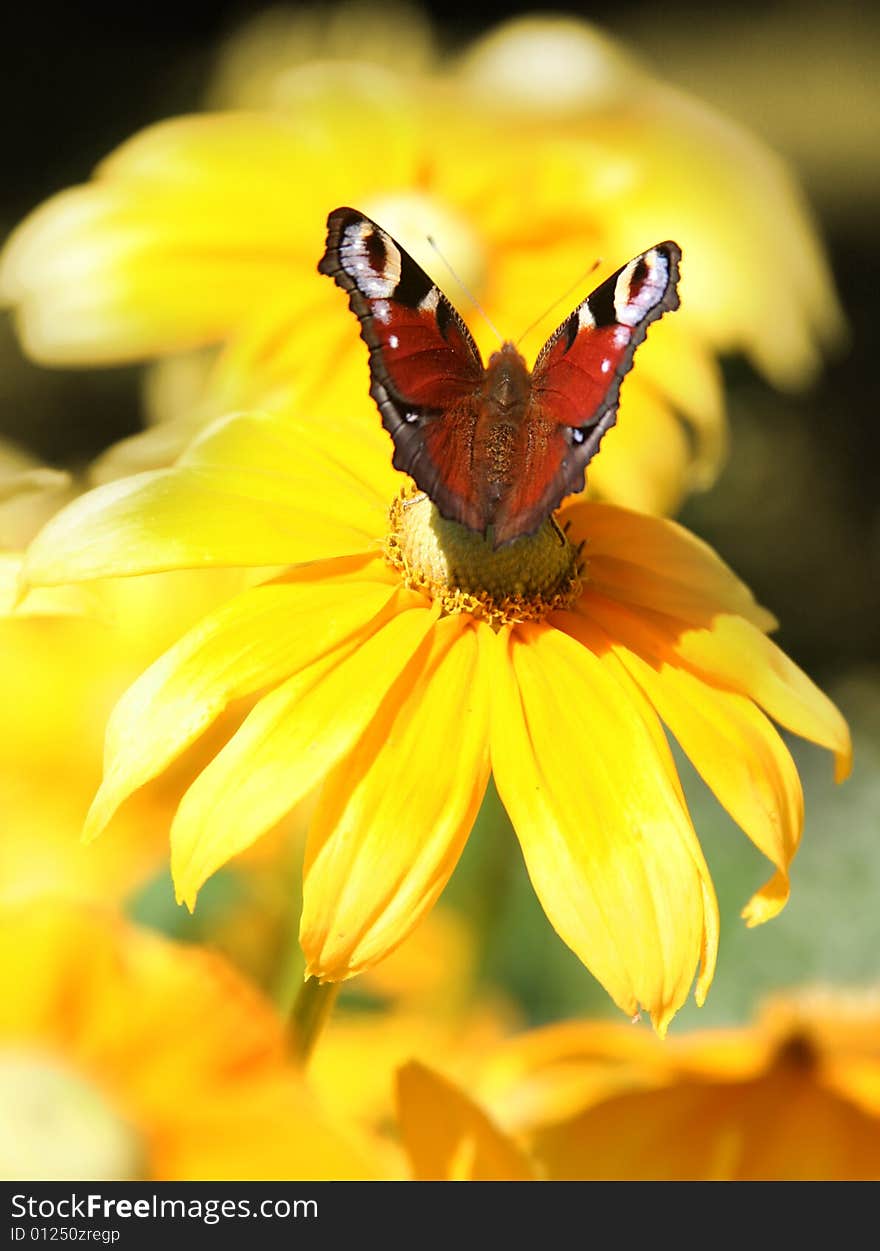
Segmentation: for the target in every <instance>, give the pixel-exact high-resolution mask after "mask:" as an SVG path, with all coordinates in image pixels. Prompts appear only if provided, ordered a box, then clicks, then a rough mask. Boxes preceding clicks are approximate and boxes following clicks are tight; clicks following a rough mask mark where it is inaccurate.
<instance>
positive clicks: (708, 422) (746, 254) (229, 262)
mask: <svg viewBox="0 0 880 1251" xmlns="http://www.w3.org/2000/svg"><path fill="white" fill-rule="evenodd" d="M376 20H377V19H376V18H375V16H374V15H373V14H372V13H370V12H369V11H361V13H360V16H358V15H357V12H356V11H355V13H352V14H349V15H348V16H347V17H346V19H345V22H344V23H341V26H342V27H344V30H345V34H346V40H347V48H342V49H341V50H342V51H347V52H348V56H349V59H346V60H338V59H337V60H333V59H329V60H315V59H310V60H308V59H303V58H304V54H305V53H306V52H307V51H308V40H307V39H306V38H305V36H303V35H302V33H301V32H300V33H299V34H297V35H296V36H295V38H294V45H295V47H296V48H298V49H299V51H296V52H292V53H291V57H292V64H291V65H290V66H289V67H288V68H287V69H286V71H285V72H283V73H282V72H280V71H278V72H275V73H273V74H272V75H271V89H268V88H267V91H266V99H265V100H263V101H262V106H261V107H260V108H251V109H248V110H247V111H245V110H240V111H228V112H210V113H206V114H204V115H201V116H195V117H186V118H176V119H172V120H170V121H167V122H163V123H161V124H159V125H157V126H154V127H152V128H150V129H148V130H146V131H144V132H142V133H141V134H138V135H136V136H135V137H134V138H132V139H131V140H129V141H128V142H127V143H125V144H124V145H123V146H122V147H121V148H120V149H119V150H118V151H116V152H115V153H114V154H112V155H111V156H110V157H109V158H108V159H107V160H106V161H105V162H103V164H102V165H101V166H100V168H99V169H98V171H97V174H96V176H95V179H94V180H93V181H92V182H91V183H89V184H88V185H85V186H81V187H75V188H73V189H70V190H67V191H64V192H62V193H61V194H60V195H58V196H56V197H55V198H53V199H52V200H50V201H49V202H48V203H46V204H45V205H43V206H42V207H41V208H38V209H37V210H36V212H35V213H34V214H32V216H31V217H29V218H28V219H27V220H26V221H25V222H24V223H23V224H22V225H21V226H20V227H19V228H18V230H16V231H15V232H14V233H13V235H12V237H11V239H10V240H9V243H8V245H7V248H6V251H5V254H4V256H3V259H2V266H0V293H2V296H3V298H4V299H5V300H6V301H8V302H9V303H10V304H12V305H14V306H15V309H16V316H17V319H18V323H19V327H20V330H21V334H22V337H23V340H24V343H25V346H26V349H27V351H28V352H29V353H30V354H31V355H33V356H34V357H35V358H37V359H38V360H41V361H45V362H48V363H55V364H78V365H82V364H105V363H112V362H118V361H130V360H138V359H151V358H154V357H157V356H160V357H161V356H166V355H168V354H175V353H181V352H185V351H188V350H190V349H194V348H197V347H204V346H205V345H216V346H218V347H220V348H221V349H222V350H221V352H220V356H219V359H218V360H217V362H216V365H215V367H214V369H213V371H212V373H211V375H210V379H209V381H208V382H207V384H206V390H205V391H203V392H202V393H201V398H200V401H199V404H198V405H197V406H193V405H192V404H191V403H190V404H188V405H187V407H186V409H185V410H179V412H178V416H179V418H180V425H179V428H175V427H174V426H172V428H171V429H169V428H167V427H160V428H158V429H156V428H154V429H153V430H151V431H150V432H149V437H148V438H147V446H146V449H145V448H143V447H142V446H141V443H142V442H143V441H142V440H141V441H139V442H138V443H137V444H136V446H137V447H138V449H139V450H138V451H137V452H136V453H135V452H132V451H131V447H130V446H129V449H128V450H129V452H131V454H133V455H134V454H136V455H138V456H139V457H140V458H141V460H142V462H143V459H144V458H152V463H153V465H156V464H160V463H162V464H167V463H168V462H169V460H170V459H171V455H172V449H173V450H180V448H181V447H183V446H184V444H185V442H186V441H187V440H188V438H189V437H190V435H191V432H192V424H193V421H194V420H195V419H197V418H201V419H202V420H203V419H204V417H205V416H206V415H207V416H217V415H219V414H221V413H223V412H225V411H228V410H229V408H230V407H247V408H254V407H262V408H266V407H273V408H276V409H278V410H280V411H281V412H285V413H287V412H290V411H294V412H298V411H299V412H301V411H304V410H306V409H307V410H308V411H309V412H310V413H311V414H312V416H313V418H314V420H315V423H316V425H318V426H322V425H325V424H327V423H331V422H335V421H336V419H337V417H338V415H339V413H341V412H344V413H349V414H352V415H353V416H354V417H355V418H356V419H358V420H362V421H363V422H364V423H372V422H373V421H374V420H375V417H374V412H373V410H372V406H371V402H370V400H369V398H368V396H367V388H366V386H365V385H364V374H363V360H362V356H361V352H360V350H359V345H358V344H357V343H356V342H355V340H354V339H353V338H352V335H351V328H350V325H349V323H348V313H347V310H346V309H345V307H344V302H343V301H340V300H339V299H338V298H337V293H335V292H334V291H333V290H332V289H331V288H330V287H329V285H328V284H326V283H324V282H322V281H321V280H320V279H319V277H318V275H317V274H316V273H315V263H316V258H317V257H318V256H319V255H320V251H321V246H322V243H323V234H324V222H325V219H326V216H327V212H328V211H329V210H330V209H331V208H333V207H334V206H335V205H337V204H345V203H351V204H354V205H356V206H357V207H358V208H359V209H361V210H363V211H364V212H366V213H368V214H369V215H370V216H371V217H373V218H375V219H376V220H378V221H379V222H380V223H381V224H382V225H383V226H384V227H386V228H387V229H388V230H390V231H391V233H392V234H393V235H394V236H395V237H397V238H398V239H399V240H400V241H401V242H402V243H403V245H404V246H405V247H406V248H407V249H408V250H410V251H411V253H412V254H413V255H414V257H415V258H416V260H418V261H420V262H421V263H422V264H423V265H424V266H426V267H427V268H428V270H429V271H430V272H433V273H435V274H436V275H437V276H438V277H440V279H441V283H442V284H443V285H447V286H448V285H449V284H448V282H447V281H446V280H445V279H444V278H443V264H442V263H441V262H440V260H439V259H438V257H437V256H436V255H435V254H434V253H433V252H432V251H431V250H430V249H429V248H428V244H427V236H428V235H433V236H434V237H435V238H436V239H437V242H438V245H439V247H440V248H441V249H442V251H443V253H444V255H445V256H446V257H448V258H449V261H450V262H451V263H452V265H453V266H454V267H455V269H456V270H457V271H458V273H459V274H460V275H461V277H462V279H463V280H464V282H465V283H466V284H467V285H468V286H469V287H470V288H471V290H473V291H474V292H475V293H476V295H477V296H478V297H479V298H480V300H481V301H482V304H483V305H484V307H485V308H486V310H487V312H488V314H489V316H490V317H491V318H492V320H493V321H494V322H495V324H496V325H497V326H499V327H500V329H501V330H502V332H503V333H504V334H505V335H507V336H509V337H516V336H517V335H522V334H523V332H524V331H525V329H526V327H531V329H530V331H529V332H528V334H527V335H525V339H526V341H527V345H526V352H527V354H529V355H531V356H534V353H535V352H536V350H537V348H538V346H539V344H540V343H541V341H542V338H544V337H546V334H547V333H548V331H549V330H550V329H551V328H552V326H554V325H555V324H556V322H557V321H558V316H556V315H555V313H553V312H551V305H553V303H554V302H555V301H559V299H560V298H569V299H570V301H571V302H572V303H574V302H575V301H576V299H577V298H580V296H582V295H583V294H584V288H585V287H586V285H587V278H586V271H587V270H588V268H589V266H590V265H591V264H592V262H593V261H594V260H596V259H597V258H601V264H600V267H599V270H598V272H597V273H596V274H595V276H594V277H593V278H591V279H590V282H591V283H592V282H598V281H600V280H601V278H602V277H604V276H606V275H607V274H608V273H610V272H611V271H612V270H613V269H615V268H617V267H618V266H619V265H620V264H622V263H623V262H624V261H626V260H627V259H628V258H629V257H631V256H633V255H636V254H637V253H639V252H641V251H643V250H644V249H645V248H646V247H649V246H651V245H652V244H653V243H655V242H657V241H658V240H659V239H663V238H675V239H677V240H678V241H679V242H680V243H681V244H682V246H683V248H684V252H685V258H686V260H685V266H684V270H683V279H682V307H683V311H682V312H681V313H680V314H679V316H677V317H676V318H674V319H672V318H668V319H665V320H664V322H663V324H662V325H659V326H657V327H656V328H655V330H654V331H653V332H652V335H651V338H650V340H649V341H648V343H647V344H646V345H645V346H644V347H643V348H642V349H641V351H640V367H639V371H638V373H637V375H634V376H633V377H631V378H630V379H629V381H628V383H627V386H626V388H625V392H624V397H623V405H622V409H621V416H620V421H619V422H618V425H617V427H616V428H615V429H614V430H613V431H612V432H611V433H610V434H609V436H608V438H607V439H606V441H605V443H604V445H603V455H602V457H601V459H600V460H599V461H597V462H596V463H595V468H593V469H591V478H590V483H591V490H593V491H595V492H596V493H598V494H599V495H603V496H605V497H607V498H609V499H612V500H614V501H615V502H618V503H622V504H625V505H627V506H630V507H638V508H643V509H648V510H653V511H661V512H662V511H671V510H673V509H674V508H675V507H676V506H677V505H678V503H679V501H680V499H681V497H682V494H683V493H684V492H686V491H687V490H689V489H691V488H693V487H695V486H700V485H705V484H706V483H708V482H709V481H711V479H712V478H713V476H714V474H715V472H716V470H717V468H718V465H719V463H720V459H721V456H722V454H723V445H724V426H723V415H722V397H721V387H720V380H719V375H718V371H717V365H716V353H718V352H727V351H740V352H744V353H746V354H747V355H748V356H750V357H751V358H752V360H753V361H754V362H755V363H756V364H757V365H758V367H759V368H761V369H762V370H764V372H766V373H767V374H768V376H769V377H770V378H771V379H772V380H774V381H775V382H777V383H779V384H782V385H789V384H793V383H796V382H798V381H801V380H803V379H804V378H805V377H808V376H809V375H810V374H811V373H812V372H813V371H814V370H815V368H816V366H817V364H818V360H819V357H820V354H821V346H822V345H823V343H825V342H827V341H829V340H830V339H833V338H834V337H835V335H837V334H838V333H839V331H840V314H839V311H838V308H837V304H836V301H835V297H834V294H833V290H832V287H831V283H830V280H829V277H828V273H827V270H826V267H825V264H824V261H823V259H822V256H821V253H820V251H819V249H818V246H817V243H816V240H815V237H814V235H813V232H812V228H811V226H810V223H809V220H808V218H807V216H806V214H805V212H804V209H803V206H802V205H801V203H800V199H799V197H798V194H797V191H796V189H795V188H794V187H793V185H792V183H791V181H790V179H789V177H788V175H787V173H786V171H785V170H784V169H783V168H782V167H781V166H780V164H779V163H778V162H777V161H776V160H775V159H774V158H773V157H772V156H771V155H770V154H769V153H767V152H765V151H764V150H763V149H762V148H761V146H760V145H759V144H758V143H757V142H756V141H754V140H752V139H750V138H749V137H748V136H746V135H744V134H743V133H742V132H740V131H739V130H738V129H737V128H736V127H735V126H733V125H732V124H730V123H728V122H726V121H725V120H724V119H722V118H719V117H717V116H716V115H715V114H713V113H711V112H710V111H708V110H707V109H706V108H704V107H703V106H702V105H701V104H699V103H698V102H696V101H694V100H690V99H688V98H686V97H683V96H681V95H679V94H678V93H676V92H674V91H673V90H672V89H671V88H669V87H666V86H665V85H663V84H662V83H660V82H658V81H657V80H655V79H654V78H652V77H651V76H650V75H649V74H648V73H647V72H646V71H644V70H643V69H641V68H640V67H639V66H638V65H636V64H634V63H633V62H632V61H631V60H630V59H629V58H628V57H627V56H626V55H624V53H623V52H622V51H621V50H620V49H618V48H617V47H615V45H613V44H612V43H611V41H610V40H608V39H606V38H604V37H603V36H602V35H600V34H599V33H598V32H597V31H595V30H594V29H593V28H591V27H590V26H588V25H587V24H585V23H582V22H579V21H576V20H574V19H564V20H554V19H545V18H540V19H534V18H533V19H528V20H521V21H516V22H511V23H508V24H506V25H504V26H502V27H501V28H500V29H499V30H497V31H496V32H494V33H492V34H490V35H488V36H487V37H486V38H485V39H484V40H482V41H479V42H478V43H477V44H475V45H474V46H472V47H471V48H470V49H469V50H468V51H467V52H466V54H465V55H464V56H463V57H462V58H460V59H459V60H458V61H451V62H449V63H447V64H445V65H440V66H437V67H435V68H434V69H433V71H431V72H428V71H425V70H423V69H421V68H420V67H422V66H423V65H424V64H425V61H426V55H425V40H424V37H423V32H422V31H421V28H418V27H417V26H414V25H413V24H410V25H409V26H406V27H404V28H403V29H402V36H401V37H402V38H403V41H404V43H403V47H402V48H399V49H397V51H398V55H397V57H396V58H395V66H396V67H397V68H395V67H392V66H390V65H388V64H384V63H379V62H377V61H375V60H370V59H369V57H370V56H371V55H372V45H371V43H370V41H369V39H368V38H367V36H368V35H369V34H370V33H371V32H372V28H373V26H374V23H375V21H376ZM373 33H374V32H373ZM282 42H283V41H282ZM282 42H278V43H277V44H276V48H277V47H281V46H282ZM263 46H265V45H263ZM358 47H359V48H361V49H362V51H361V52H360V53H359V55H360V56H361V57H362V58H363V59H361V60H351V59H350V57H351V50H352V48H358ZM407 47H410V48H412V49H415V54H414V56H413V58H412V60H410V59H408V56H407ZM325 53H326V48H323V47H322V48H317V47H316V48H315V51H314V55H325ZM257 59H258V60H259V58H257ZM245 60H247V58H245ZM400 66H403V67H404V68H403V69H401V68H399V67H400ZM414 66H415V67H417V68H414ZM235 77H236V75H235V74H233V79H234V78H235ZM245 78H247V74H245ZM243 90H244V91H245V96H246V98H247V99H248V100H249V101H251V102H252V101H253V92H252V91H251V90H250V88H248V89H243ZM572 283H575V284H577V286H578V294H577V297H576V296H575V295H574V294H572V295H571V296H570V297H565V295H564V293H565V292H566V291H568V290H569V289H570V288H571V286H572ZM780 291H782V292H784V293H785V294H784V303H785V316H784V317H779V316H778V309H779V299H780V296H779V293H780ZM453 294H456V291H455V289H454V288H453ZM456 302H457V303H459V304H463V303H464V302H463V300H462V299H461V297H459V296H457V294H456ZM464 312H465V314H466V315H467V316H468V318H469V320H471V319H472V313H471V310H470V307H469V305H468V304H466V303H465V304H464ZM542 314H544V318H543V320H542V321H539V324H538V325H534V326H533V325H532V323H534V322H535V319H536V318H541V316H542ZM554 318H555V319H554ZM768 319H769V320H770V321H771V323H772V332H771V333H769V334H768V333H767V324H768ZM473 329H474V332H475V335H476V337H477V340H478V342H479V343H480V347H481V349H483V350H485V349H486V347H487V345H489V346H494V343H493V341H492V340H491V338H490V337H489V335H488V333H487V330H486V327H485V325H484V323H483V321H482V319H480V318H476V319H475V320H474V327H473ZM197 409H198V412H197V411H196V410H197ZM106 469H107V466H105V471H106Z"/></svg>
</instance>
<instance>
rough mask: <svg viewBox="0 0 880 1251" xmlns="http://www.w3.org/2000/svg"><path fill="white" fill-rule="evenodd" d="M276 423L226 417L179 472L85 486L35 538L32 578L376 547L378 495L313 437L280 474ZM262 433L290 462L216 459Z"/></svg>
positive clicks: (382, 512)
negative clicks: (218, 450) (224, 448)
mask: <svg viewBox="0 0 880 1251" xmlns="http://www.w3.org/2000/svg"><path fill="white" fill-rule="evenodd" d="M239 422H241V423H242V424H241V426H239V424H238V423H239ZM230 427H231V428H232V432H231V433H230ZM277 429H278V427H277V426H276V425H274V424H273V422H272V421H271V420H268V419H265V418H264V419H259V418H251V417H244V418H233V419H230V420H228V421H223V422H219V423H217V424H216V425H215V426H214V427H212V428H211V431H210V432H209V434H208V435H206V436H205V438H204V440H203V441H200V442H199V444H198V445H197V446H196V447H195V448H193V449H191V450H190V452H189V453H188V454H187V456H186V457H185V458H184V461H183V462H182V463H181V465H180V466H179V467H177V468H174V469H166V470H158V471H156V472H151V473H143V474H135V475H133V476H131V477H129V478H124V479H120V480H119V481H117V482H109V483H107V484H105V485H104V486H101V487H97V488H96V489H95V490H93V491H89V492H88V493H87V494H86V495H83V496H81V497H80V498H79V499H77V500H75V501H74V502H73V503H72V504H70V505H69V506H68V507H67V508H65V509H62V511H61V512H60V513H58V514H57V515H56V516H55V517H54V518H53V519H52V520H51V521H50V522H49V523H48V525H46V526H45V527H44V528H43V529H42V530H41V531H40V533H39V534H38V535H37V537H36V539H35V540H34V542H33V543H32V544H31V546H30V548H29V550H28V553H27V558H26V561H25V567H24V577H25V579H26V580H27V582H28V583H30V584H33V585H52V584H57V583H63V582H72V581H81V580H83V579H89V578H99V577H105V576H106V577H118V576H123V575H129V574H136V573H150V572H157V571H159V570H165V569H179V568H193V567H202V566H205V565H253V566H272V565H284V564H294V563H296V562H298V561H303V560H320V559H325V558H327V557H333V556H340V555H347V554H349V553H351V552H358V551H363V550H365V549H366V548H368V547H370V546H373V545H374V544H375V537H376V535H377V534H381V533H382V532H383V530H384V528H385V523H386V518H387V506H385V505H383V502H382V501H380V498H379V496H378V495H376V494H375V493H374V492H370V491H369V490H368V489H367V488H366V487H365V486H364V484H363V483H362V482H361V481H360V479H358V478H357V477H355V475H353V474H352V475H351V476H349V477H348V478H347V479H346V477H345V476H344V475H343V474H342V473H340V472H339V471H338V467H337V466H336V465H335V464H334V463H333V461H332V460H330V459H328V458H327V457H326V456H325V455H324V454H322V453H321V452H319V451H318V450H317V448H316V447H312V446H311V445H309V444H305V445H304V446H303V447H302V450H301V453H300V456H299V461H298V464H297V468H296V471H295V473H286V472H284V468H283V467H284V452H285V445H284V442H283V440H282V439H280V438H276V437H275V432H276V430H277ZM261 432H262V434H263V435H264V440H265V439H268V441H269V443H270V445H271V444H272V443H273V442H274V443H275V452H276V457H277V463H278V464H279V465H281V466H282V468H280V469H279V468H275V469H267V468H266V467H265V466H264V465H263V464H257V465H255V466H254V467H251V466H250V465H248V464H247V463H245V464H244V465H242V466H239V467H237V468H236V467H234V466H233V465H231V464H229V463H228V462H227V461H225V460H223V459H222V458H220V457H219V456H218V457H216V459H215V455H214V448H215V440H219V441H220V442H221V443H226V444H228V443H229V442H230V441H234V442H235V443H236V445H237V446H242V444H243V443H244V442H246V441H247V438H248V437H252V438H253V439H254V441H255V442H257V441H258V439H259V435H260V433H261ZM239 434H240V435H241V440H242V444H239V442H238V438H239ZM260 450H261V451H262V452H264V453H265V451H266V450H267V449H265V447H263V448H261V449H260ZM251 455H252V456H256V455H257V452H256V451H253V452H252V453H251ZM288 456H289V449H288Z"/></svg>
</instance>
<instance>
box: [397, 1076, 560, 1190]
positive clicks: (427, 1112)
mask: <svg viewBox="0 0 880 1251" xmlns="http://www.w3.org/2000/svg"><path fill="white" fill-rule="evenodd" d="M397 1119H398V1124H399V1128H400V1135H401V1139H402V1141H403V1145H404V1147H405V1149H406V1152H407V1155H408V1156H409V1159H410V1162H411V1166H412V1174H411V1176H412V1180H413V1181H534V1180H536V1177H537V1174H536V1172H535V1169H534V1166H533V1165H532V1163H531V1161H530V1160H529V1159H528V1157H527V1156H526V1154H525V1153H524V1152H523V1151H522V1149H521V1148H520V1147H519V1146H518V1145H517V1144H516V1142H515V1141H514V1140H513V1139H512V1138H511V1137H510V1136H508V1135H507V1134H505V1133H503V1131H501V1130H500V1129H499V1128H498V1127H497V1126H496V1125H495V1124H494V1123H493V1122H492V1121H491V1120H490V1118H489V1117H488V1116H487V1115H486V1113H485V1112H484V1111H483V1110H482V1109H481V1108H480V1107H478V1105H477V1104H476V1103H474V1102H473V1100H471V1099H469V1098H468V1096H467V1095H466V1094H464V1092H463V1091H462V1090H460V1089H459V1088H458V1087H457V1086H454V1085H453V1084H452V1083H451V1082H448V1081H447V1080H446V1079H445V1078H443V1077H441V1076H440V1074H439V1073H435V1072H433V1071H432V1070H431V1069H429V1068H426V1067H425V1066H424V1065H422V1064H419V1063H418V1062H416V1061H412V1062H410V1063H409V1064H407V1065H405V1066H403V1067H402V1068H401V1069H400V1070H399V1071H398V1074H397Z"/></svg>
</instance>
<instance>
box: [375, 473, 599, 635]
mask: <svg viewBox="0 0 880 1251" xmlns="http://www.w3.org/2000/svg"><path fill="white" fill-rule="evenodd" d="M390 521H391V530H390V533H389V535H388V537H387V538H386V540H385V555H386V558H387V560H388V562H389V563H390V564H391V565H393V567H394V568H395V569H397V570H398V571H399V572H400V573H401V575H402V576H403V580H404V583H405V584H406V586H408V587H409V588H410V589H411V590H414V591H422V592H424V593H425V594H427V595H430V596H431V598H432V599H435V600H438V601H439V602H440V605H441V607H442V609H443V612H444V613H445V614H451V613H457V612H469V613H471V614H472V615H473V616H475V617H481V618H483V619H484V620H486V621H488V622H489V623H490V625H492V626H493V627H494V628H496V629H498V628H500V627H501V626H503V625H508V624H510V623H512V622H516V621H540V620H541V619H542V618H543V617H546V616H547V614H548V613H550V612H553V611H554V610H556V609H559V608H567V607H568V606H569V605H570V604H571V603H572V602H573V601H574V600H575V599H577V597H578V595H579V594H580V592H581V576H582V573H583V568H582V564H581V560H580V548H579V547H574V546H573V545H572V544H571V543H569V541H568V539H567V537H566V535H565V534H564V533H563V531H562V530H561V529H560V528H559V526H558V525H557V524H556V522H555V521H554V520H553V518H552V517H551V518H549V519H548V520H547V521H545V522H544V524H543V525H542V526H541V528H540V530H538V531H537V532H536V533H535V534H529V535H526V536H525V537H524V538H521V539H515V540H514V541H513V542H512V543H508V544H507V545H506V546H505V547H500V548H497V549H495V548H493V547H492V543H491V541H490V540H488V539H486V538H484V537H483V535H482V534H475V533H474V532H473V531H472V530H468V529H467V528H466V527H465V526H461V525H459V524H458V523H457V522H455V521H447V520H446V519H445V518H444V517H441V516H440V514H439V513H438V511H437V509H436V508H435V506H434V505H433V504H432V503H431V501H430V500H429V499H428V497H427V495H425V494H424V493H423V492H422V491H419V490H417V489H416V488H415V487H409V488H405V489H404V490H403V491H402V492H401V494H400V496H399V498H398V499H396V500H395V501H394V503H393V504H392V505H391V513H390Z"/></svg>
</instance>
